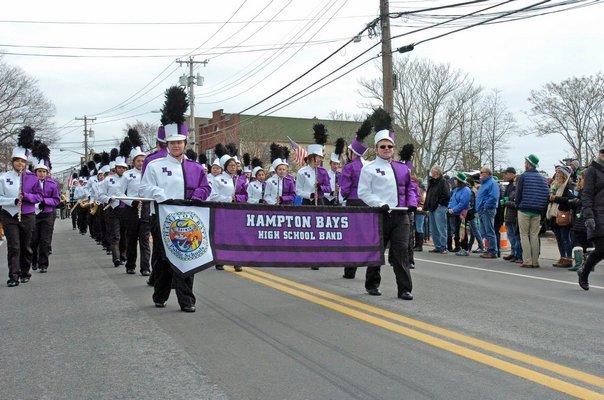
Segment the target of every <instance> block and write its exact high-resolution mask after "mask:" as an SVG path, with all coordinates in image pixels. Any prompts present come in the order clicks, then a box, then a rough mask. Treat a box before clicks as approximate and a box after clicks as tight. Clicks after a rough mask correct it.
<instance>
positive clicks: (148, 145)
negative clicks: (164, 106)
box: [117, 120, 159, 150]
mask: <svg viewBox="0 0 604 400" xmlns="http://www.w3.org/2000/svg"><path fill="white" fill-rule="evenodd" d="M158 127H159V125H157V124H150V123H149V122H143V121H139V120H136V122H135V123H134V124H126V127H125V128H124V129H123V131H124V136H125V135H126V134H127V133H128V130H130V129H132V128H134V129H136V130H137V131H138V133H139V134H140V135H141V138H142V139H143V143H144V146H145V150H153V149H154V148H155V141H156V140H157V128H158ZM122 140H123V138H122V139H119V140H118V141H117V145H118V146H119V144H120V142H121V141H122Z"/></svg>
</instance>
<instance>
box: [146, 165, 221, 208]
mask: <svg viewBox="0 0 604 400" xmlns="http://www.w3.org/2000/svg"><path fill="white" fill-rule="evenodd" d="M158 158H159V157H158ZM182 165H183V171H184V177H185V199H186V200H201V201H205V200H206V199H207V198H208V197H209V196H210V192H211V191H212V188H211V187H210V185H209V184H208V177H207V175H206V172H205V170H204V169H203V166H202V165H201V164H199V163H198V162H196V161H193V160H186V159H185V160H183V162H182Z"/></svg>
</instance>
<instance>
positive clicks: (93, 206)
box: [90, 201, 101, 215]
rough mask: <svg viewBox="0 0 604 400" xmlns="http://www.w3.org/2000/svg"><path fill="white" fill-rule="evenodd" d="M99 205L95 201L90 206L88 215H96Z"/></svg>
mask: <svg viewBox="0 0 604 400" xmlns="http://www.w3.org/2000/svg"><path fill="white" fill-rule="evenodd" d="M100 205H101V203H99V202H98V201H95V202H94V203H93V204H92V207H90V215H96V213H97V212H98V211H99V206H100Z"/></svg>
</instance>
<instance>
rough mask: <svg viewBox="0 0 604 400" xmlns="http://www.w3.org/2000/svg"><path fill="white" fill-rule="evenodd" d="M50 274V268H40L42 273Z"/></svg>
mask: <svg viewBox="0 0 604 400" xmlns="http://www.w3.org/2000/svg"><path fill="white" fill-rule="evenodd" d="M47 272H48V268H40V273H41V274H45V273H47Z"/></svg>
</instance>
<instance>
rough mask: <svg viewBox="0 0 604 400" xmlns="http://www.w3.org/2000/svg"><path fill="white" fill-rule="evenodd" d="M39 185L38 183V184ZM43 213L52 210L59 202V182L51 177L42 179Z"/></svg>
mask: <svg viewBox="0 0 604 400" xmlns="http://www.w3.org/2000/svg"><path fill="white" fill-rule="evenodd" d="M38 185H39V184H38ZM42 196H43V198H42V202H41V204H43V205H44V206H43V208H42V212H43V213H49V212H53V211H54V210H55V208H56V207H57V206H58V205H59V203H60V202H61V194H60V192H59V184H58V183H57V182H56V181H55V180H54V179H51V178H46V179H45V180H44V190H43V192H42Z"/></svg>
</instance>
